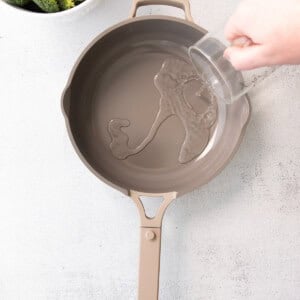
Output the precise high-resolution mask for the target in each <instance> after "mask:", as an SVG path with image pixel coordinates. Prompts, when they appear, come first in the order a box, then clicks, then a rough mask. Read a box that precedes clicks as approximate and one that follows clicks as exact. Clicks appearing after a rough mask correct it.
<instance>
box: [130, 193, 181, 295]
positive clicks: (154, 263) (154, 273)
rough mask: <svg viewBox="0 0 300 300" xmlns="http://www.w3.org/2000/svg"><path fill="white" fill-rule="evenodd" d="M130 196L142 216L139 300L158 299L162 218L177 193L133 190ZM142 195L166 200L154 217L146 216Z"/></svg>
mask: <svg viewBox="0 0 300 300" xmlns="http://www.w3.org/2000/svg"><path fill="white" fill-rule="evenodd" d="M130 196H131V198H132V199H133V200H134V202H135V203H136V205H137V207H138V210H139V213H140V217H141V246H140V269H139V291H138V300H157V299H158V294H159V273H160V248H161V247H160V245H161V226H162V220H163V216H164V213H165V211H166V209H167V207H168V206H169V205H170V203H171V202H172V201H173V200H174V199H175V198H176V196H177V193H175V192H174V193H167V194H159V195H157V194H145V193H139V192H135V191H131V192H130ZM141 196H146V197H163V199H164V201H163V202H162V204H161V206H160V208H159V209H158V213H157V214H156V216H155V217H154V218H148V217H147V216H146V213H145V209H144V206H143V203H142V201H141V199H140V197H141Z"/></svg>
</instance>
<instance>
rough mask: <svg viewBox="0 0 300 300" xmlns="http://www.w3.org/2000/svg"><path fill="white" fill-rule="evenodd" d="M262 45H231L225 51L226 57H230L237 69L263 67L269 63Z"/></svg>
mask: <svg viewBox="0 0 300 300" xmlns="http://www.w3.org/2000/svg"><path fill="white" fill-rule="evenodd" d="M265 52H266V51H265V49H264V47H263V46H262V45H252V46H249V47H244V48H243V47H235V46H231V47H229V48H227V49H226V50H225V52H224V57H225V58H226V59H228V60H229V61H230V62H231V64H232V65H233V67H234V68H235V69H237V70H250V69H255V68H259V67H263V66H265V65H267V64H268V56H267V55H266V53H265Z"/></svg>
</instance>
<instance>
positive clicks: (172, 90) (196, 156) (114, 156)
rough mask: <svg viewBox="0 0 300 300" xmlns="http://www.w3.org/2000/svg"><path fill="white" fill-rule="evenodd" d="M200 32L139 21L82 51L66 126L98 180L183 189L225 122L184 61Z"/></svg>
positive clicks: (168, 22) (217, 103) (210, 94)
mask: <svg viewBox="0 0 300 300" xmlns="http://www.w3.org/2000/svg"><path fill="white" fill-rule="evenodd" d="M203 34H204V33H203V31H201V30H200V28H198V27H196V26H195V27H193V26H191V25H188V24H186V23H184V22H179V21H175V20H171V19H145V20H137V21H135V22H131V23H130V22H129V23H127V24H125V25H122V26H120V27H116V28H115V29H113V30H112V31H111V32H109V34H106V35H104V36H102V37H101V38H99V39H98V40H97V41H96V42H95V43H94V44H93V46H92V47H91V48H90V49H89V51H88V52H87V53H86V54H85V56H84V57H83V59H82V60H81V62H80V63H79V65H78V67H77V69H76V71H75V74H74V77H73V80H72V83H71V102H70V114H69V119H70V129H71V132H72V135H73V138H74V141H75V143H76V145H77V148H78V150H79V151H80V153H81V155H82V156H83V158H84V159H85V161H86V162H87V163H88V164H89V166H90V167H91V168H92V169H93V170H94V171H95V172H96V173H97V174H99V176H101V177H102V178H105V179H106V180H108V181H109V182H111V183H113V184H115V185H117V186H119V187H121V188H125V189H127V190H130V189H133V190H139V191H144V192H167V191H179V190H182V189H183V188H189V185H190V184H188V182H189V180H190V179H191V177H195V175H196V172H197V171H196V170H197V169H198V168H199V165H201V164H203V165H205V164H206V163H207V162H206V157H207V154H209V153H210V151H211V149H213V148H214V146H215V145H216V144H217V143H218V140H219V138H220V137H221V136H222V133H223V129H224V124H225V118H226V106H225V105H224V104H222V102H220V101H219V100H218V99H217V98H216V97H215V96H214V94H213V92H212V91H211V90H210V89H209V88H207V87H205V85H203V82H202V81H201V76H200V77H199V76H198V75H197V74H195V73H194V70H193V67H192V65H191V63H190V60H189V58H188V52H187V49H188V47H189V46H191V45H192V44H194V43H195V42H196V41H197V40H199V39H200V38H201V37H202V36H203ZM208 167H209V166H208ZM193 180H194V181H195V180H196V181H197V178H196V177H195V178H194V179H193ZM193 184H194V185H196V184H195V182H194V183H193Z"/></svg>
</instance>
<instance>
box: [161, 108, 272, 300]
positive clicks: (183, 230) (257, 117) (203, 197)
mask: <svg viewBox="0 0 300 300" xmlns="http://www.w3.org/2000/svg"><path fill="white" fill-rule="evenodd" d="M263 122H265V120H264V116H263V112H261V111H260V112H259V111H256V112H255V114H252V116H251V119H250V121H249V124H248V128H247V129H246V133H245V136H244V138H243V141H242V143H241V145H240V148H239V150H238V151H237V153H236V155H235V156H234V158H233V159H232V161H231V162H230V163H229V165H228V166H227V167H226V168H225V169H224V170H223V171H222V172H221V174H219V175H218V176H217V177H216V178H215V179H213V180H212V181H211V182H210V183H208V184H207V185H205V186H203V187H201V188H199V189H197V190H195V191H193V192H192V193H189V194H188V195H185V196H182V197H180V198H179V199H176V200H175V201H174V202H173V203H172V204H171V205H170V207H169V208H168V210H167V212H166V215H165V218H164V223H163V234H162V257H161V277H160V278H161V279H160V282H161V290H160V295H161V297H162V299H187V298H188V296H187V289H191V288H192V287H191V286H190V285H191V284H192V283H190V282H191V273H192V272H189V270H188V268H187V267H184V266H191V261H190V260H189V257H190V256H189V255H187V247H186V245H187V243H190V242H193V243H197V244H202V242H201V235H200V234H196V232H195V231H197V226H206V225H208V226H209V227H210V226H212V228H214V226H213V224H212V225H211V224H210V223H212V222H214V221H213V219H216V218H221V216H220V215H219V212H220V211H221V210H222V209H224V208H225V209H227V210H228V209H230V206H231V205H233V204H234V202H236V201H239V202H240V201H245V200H248V201H249V199H248V197H247V199H245V198H244V199H243V197H242V195H243V191H244V190H245V187H246V186H248V187H249V186H251V185H252V183H253V180H254V179H255V177H257V176H258V173H259V172H260V171H259V170H258V166H259V162H260V161H262V160H263V159H264V157H265V156H266V154H267V151H266V147H265V144H264V140H263V134H262V132H261V128H262V126H261V124H262V123H263ZM202 229H203V228H202ZM215 230H217V228H216V229H215ZM195 235H197V237H196V239H195V238H194V237H195ZM193 239H194V240H193ZM204 239H206V240H207V235H206V237H204ZM203 259H204V258H203ZM178 262H179V263H178ZM197 280H198V281H199V284H198V283H197V284H198V285H199V286H200V285H201V276H199V279H197ZM178 282H181V286H180V288H179V286H178ZM188 282H189V283H188ZM185 283H186V284H185ZM182 285H184V286H182ZM185 285H186V286H185ZM216 285H217V283H216ZM199 297H200V296H199Z"/></svg>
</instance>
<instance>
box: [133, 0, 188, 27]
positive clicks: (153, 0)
mask: <svg viewBox="0 0 300 300" xmlns="http://www.w3.org/2000/svg"><path fill="white" fill-rule="evenodd" d="M147 5H167V6H174V7H177V8H181V9H183V10H184V12H185V18H186V20H188V21H190V22H194V20H193V17H192V14H191V7H190V2H189V0H133V2H132V10H131V14H130V17H132V18H134V17H135V16H136V12H137V10H138V8H139V7H141V6H147Z"/></svg>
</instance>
